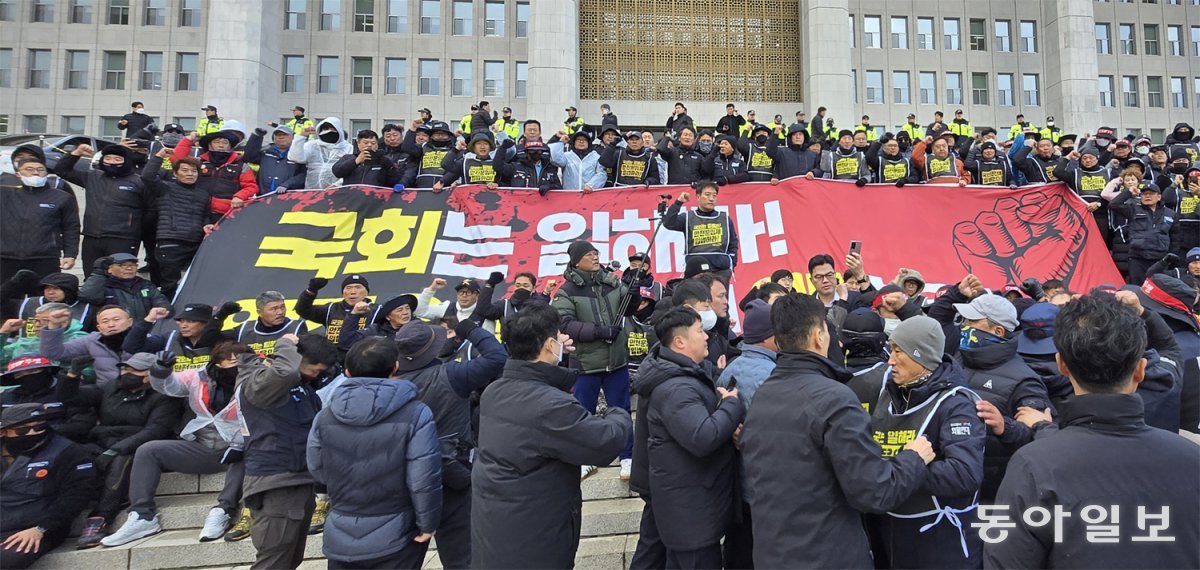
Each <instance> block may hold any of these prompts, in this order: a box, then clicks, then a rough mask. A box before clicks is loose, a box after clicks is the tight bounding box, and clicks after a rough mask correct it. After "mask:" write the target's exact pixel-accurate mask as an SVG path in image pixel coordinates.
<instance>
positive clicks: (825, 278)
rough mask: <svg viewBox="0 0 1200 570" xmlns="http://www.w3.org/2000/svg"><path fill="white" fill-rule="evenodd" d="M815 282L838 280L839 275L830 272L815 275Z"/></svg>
mask: <svg viewBox="0 0 1200 570" xmlns="http://www.w3.org/2000/svg"><path fill="white" fill-rule="evenodd" d="M812 278H813V281H832V280H834V279H836V278H837V273H836V272H834V271H830V272H829V273H815V274H813V276H812Z"/></svg>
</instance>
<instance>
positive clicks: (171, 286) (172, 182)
mask: <svg viewBox="0 0 1200 570" xmlns="http://www.w3.org/2000/svg"><path fill="white" fill-rule="evenodd" d="M168 155H169V152H168V151H167V149H165V148H164V149H161V150H159V151H158V154H156V155H155V156H154V158H152V159H151V160H150V161H149V162H147V163H146V168H145V169H144V170H143V171H142V182H143V183H145V184H146V188H147V189H149V190H150V192H152V193H154V194H155V195H157V196H158V233H157V239H158V241H157V244H156V245H155V248H154V256H155V257H156V258H157V259H158V271H159V275H160V276H161V279H160V280H159V283H158V285H159V287H161V288H162V291H163V294H164V295H166V296H167V297H168V298H172V297H174V296H175V288H176V287H177V286H178V285H179V280H180V279H182V278H183V272H184V271H186V270H187V268H188V266H189V265H191V264H192V259H193V258H195V257H196V251H197V250H198V249H200V242H201V241H202V240H203V239H204V230H205V227H206V226H208V225H209V224H212V223H215V222H216V220H217V217H216V216H215V215H213V214H212V211H211V209H210V208H209V199H210V198H211V196H210V195H209V193H208V192H207V191H206V190H205V189H204V188H203V187H202V186H200V185H198V184H196V182H197V181H198V180H199V179H200V161H199V160H197V159H195V158H191V157H185V158H181V159H178V160H176V161H174V162H173V163H171V173H172V174H173V175H174V176H171V177H170V178H169V179H168V178H164V177H163V176H162V174H163V173H162V172H161V169H162V166H163V163H164V162H165V161H166V160H167V156H168Z"/></svg>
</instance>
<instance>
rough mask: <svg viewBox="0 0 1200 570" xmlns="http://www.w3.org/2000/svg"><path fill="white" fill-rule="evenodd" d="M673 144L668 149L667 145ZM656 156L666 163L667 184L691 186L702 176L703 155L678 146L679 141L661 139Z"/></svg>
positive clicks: (694, 148)
mask: <svg viewBox="0 0 1200 570" xmlns="http://www.w3.org/2000/svg"><path fill="white" fill-rule="evenodd" d="M669 142H673V143H675V144H674V145H673V146H670V147H668V146H667V143H669ZM657 150H658V155H659V156H661V157H662V159H663V160H665V161H666V162H667V184H691V183H693V182H696V181H698V180H701V179H702V178H703V176H704V170H703V167H704V158H705V156H704V153H702V152H700V151H699V150H697V149H696V146H695V145H692V146H690V147H683V146H680V144H679V141H678V140H675V139H670V138H667V137H663V138H662V139H661V140H659V141H658V149H657Z"/></svg>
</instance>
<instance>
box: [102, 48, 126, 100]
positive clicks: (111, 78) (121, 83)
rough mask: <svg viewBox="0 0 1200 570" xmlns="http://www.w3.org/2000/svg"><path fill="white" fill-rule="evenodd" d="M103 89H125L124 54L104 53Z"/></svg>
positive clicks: (118, 52)
mask: <svg viewBox="0 0 1200 570" xmlns="http://www.w3.org/2000/svg"><path fill="white" fill-rule="evenodd" d="M104 88H105V89H116V90H118V91H120V90H123V89H125V52H123V51H106V52H104Z"/></svg>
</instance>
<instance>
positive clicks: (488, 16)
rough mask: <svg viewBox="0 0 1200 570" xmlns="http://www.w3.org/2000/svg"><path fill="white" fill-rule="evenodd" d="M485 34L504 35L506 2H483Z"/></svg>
mask: <svg viewBox="0 0 1200 570" xmlns="http://www.w3.org/2000/svg"><path fill="white" fill-rule="evenodd" d="M483 35H485V36H491V37H503V36H504V2H485V3H484V4H483Z"/></svg>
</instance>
